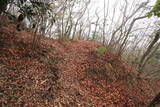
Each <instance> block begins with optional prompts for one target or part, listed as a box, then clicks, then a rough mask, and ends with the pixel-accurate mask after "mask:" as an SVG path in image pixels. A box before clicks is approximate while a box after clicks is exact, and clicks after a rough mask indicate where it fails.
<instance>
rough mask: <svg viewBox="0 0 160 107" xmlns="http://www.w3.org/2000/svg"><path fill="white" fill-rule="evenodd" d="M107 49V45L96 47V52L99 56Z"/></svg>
mask: <svg viewBox="0 0 160 107" xmlns="http://www.w3.org/2000/svg"><path fill="white" fill-rule="evenodd" d="M106 50H107V48H106V47H105V46H101V47H99V48H97V49H96V54H97V55H98V56H100V55H102V54H103V53H104V52H105V51H106Z"/></svg>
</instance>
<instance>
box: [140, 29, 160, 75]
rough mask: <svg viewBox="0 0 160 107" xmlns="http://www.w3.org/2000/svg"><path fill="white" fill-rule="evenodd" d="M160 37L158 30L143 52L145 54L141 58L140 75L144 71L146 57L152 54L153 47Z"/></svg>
mask: <svg viewBox="0 0 160 107" xmlns="http://www.w3.org/2000/svg"><path fill="white" fill-rule="evenodd" d="M159 38H160V32H159V31H157V33H156V35H155V38H154V40H153V41H152V42H151V44H150V45H149V46H148V48H147V50H146V52H145V53H144V54H143V56H142V58H141V60H140V62H139V70H140V72H139V75H140V74H141V73H142V65H143V63H145V62H144V61H145V59H146V57H147V56H148V55H149V54H150V52H151V50H152V48H153V47H154V45H155V44H156V42H157V41H158V40H159Z"/></svg>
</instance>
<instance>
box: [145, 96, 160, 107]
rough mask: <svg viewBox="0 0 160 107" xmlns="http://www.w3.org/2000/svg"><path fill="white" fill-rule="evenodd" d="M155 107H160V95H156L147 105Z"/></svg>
mask: <svg viewBox="0 0 160 107" xmlns="http://www.w3.org/2000/svg"><path fill="white" fill-rule="evenodd" d="M158 105H159V106H158ZM156 106H157V107H160V93H158V94H157V95H156V96H155V97H154V99H153V100H152V101H151V102H150V103H149V105H148V107H156Z"/></svg>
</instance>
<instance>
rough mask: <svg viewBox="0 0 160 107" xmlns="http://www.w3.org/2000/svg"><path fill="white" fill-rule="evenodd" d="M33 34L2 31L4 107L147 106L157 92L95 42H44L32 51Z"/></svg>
mask: <svg viewBox="0 0 160 107" xmlns="http://www.w3.org/2000/svg"><path fill="white" fill-rule="evenodd" d="M33 35H34V34H33V33H31V32H27V31H21V32H17V31H16V30H15V25H9V26H7V27H3V28H0V107H146V105H147V103H148V102H149V101H150V100H151V99H152V97H153V95H154V94H155V93H156V92H158V89H159V87H160V85H159V84H158V83H157V82H155V81H153V82H151V83H150V84H149V83H148V82H147V80H143V79H137V78H136V76H135V74H134V70H133V68H132V67H131V66H129V65H127V64H126V63H124V62H123V61H121V60H120V59H118V58H117V57H116V56H115V55H113V54H111V53H110V52H108V51H106V52H105V53H103V54H102V55H97V54H96V49H97V48H98V47H99V46H98V45H97V44H96V43H93V42H89V41H82V40H79V41H67V42H63V43H60V42H59V41H58V40H54V39H50V38H42V39H41V45H40V46H39V47H37V48H36V50H34V51H33V50H32V41H33V37H34V36H33ZM151 87H152V88H151Z"/></svg>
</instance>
